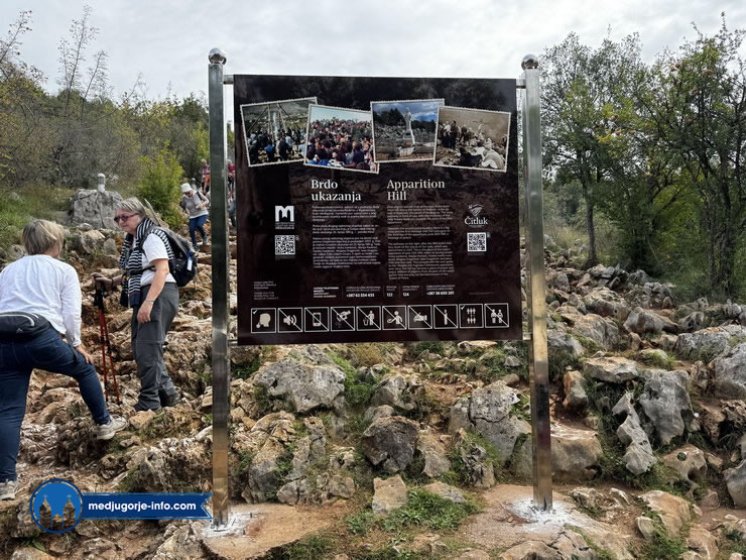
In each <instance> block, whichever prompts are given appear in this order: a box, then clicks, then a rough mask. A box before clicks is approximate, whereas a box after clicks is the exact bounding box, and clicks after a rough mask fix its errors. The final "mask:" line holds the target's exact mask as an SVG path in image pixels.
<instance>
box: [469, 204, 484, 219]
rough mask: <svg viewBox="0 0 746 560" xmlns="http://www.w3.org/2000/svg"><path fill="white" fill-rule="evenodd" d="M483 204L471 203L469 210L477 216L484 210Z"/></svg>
mask: <svg viewBox="0 0 746 560" xmlns="http://www.w3.org/2000/svg"><path fill="white" fill-rule="evenodd" d="M482 208H483V206H482V205H481V204H469V212H471V215H472V216H474V217H475V218H476V217H477V216H479V214H480V213H481V212H482Z"/></svg>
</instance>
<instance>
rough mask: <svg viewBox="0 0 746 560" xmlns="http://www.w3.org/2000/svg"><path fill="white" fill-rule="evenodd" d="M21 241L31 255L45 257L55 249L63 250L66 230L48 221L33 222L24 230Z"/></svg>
mask: <svg viewBox="0 0 746 560" xmlns="http://www.w3.org/2000/svg"><path fill="white" fill-rule="evenodd" d="M21 241H22V242H23V246H24V247H25V248H26V253H28V254H29V255H43V254H44V253H46V252H48V251H49V250H51V249H53V248H54V247H59V248H60V250H62V244H63V243H64V242H65V228H63V227H62V226H61V225H60V224H56V223H54V222H50V221H48V220H31V221H30V222H29V223H27V224H26V225H25V226H24V228H23V232H22V233H21Z"/></svg>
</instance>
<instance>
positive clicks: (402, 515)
mask: <svg viewBox="0 0 746 560" xmlns="http://www.w3.org/2000/svg"><path fill="white" fill-rule="evenodd" d="M477 509H478V508H477V506H476V505H475V504H474V503H472V502H470V501H466V502H464V503H463V504H457V503H454V502H452V501H450V500H446V499H445V498H441V497H440V496H436V495H435V494H431V493H430V492H426V491H425V490H421V489H417V488H416V489H414V490H410V491H409V494H408V499H407V504H406V505H405V506H404V507H402V508H399V509H397V510H394V511H393V512H391V513H390V514H389V515H388V516H387V517H385V518H383V519H382V520H381V521H380V523H381V528H382V529H383V530H384V531H386V532H395V531H398V530H401V529H402V528H405V529H406V528H412V527H426V528H428V529H432V530H434V531H442V530H444V529H455V528H456V527H458V526H459V525H460V524H461V522H462V521H463V520H464V519H466V518H467V517H468V516H469V515H471V514H472V513H475V512H476V511H477Z"/></svg>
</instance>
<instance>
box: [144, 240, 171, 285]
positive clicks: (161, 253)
mask: <svg viewBox="0 0 746 560" xmlns="http://www.w3.org/2000/svg"><path fill="white" fill-rule="evenodd" d="M158 259H168V251H167V250H166V245H164V243H163V240H162V239H161V238H160V237H158V236H157V235H156V234H154V233H151V234H150V235H148V236H147V237H146V238H145V242H144V243H143V244H142V268H143V271H142V277H141V278H140V285H141V286H149V285H150V284H151V283H152V282H153V278H155V271H154V270H152V269H150V268H148V267H150V266H152V263H153V261H156V260H158ZM146 268H148V270H145V269H146ZM166 282H172V283H174V284H175V283H176V279H175V278H174V277H173V276H172V275H171V273H170V272H169V273H168V276H166Z"/></svg>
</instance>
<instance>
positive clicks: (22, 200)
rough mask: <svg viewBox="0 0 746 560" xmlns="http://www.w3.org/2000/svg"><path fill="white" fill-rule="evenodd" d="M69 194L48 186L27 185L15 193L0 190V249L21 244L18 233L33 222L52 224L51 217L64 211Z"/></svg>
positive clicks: (66, 190)
mask: <svg viewBox="0 0 746 560" xmlns="http://www.w3.org/2000/svg"><path fill="white" fill-rule="evenodd" d="M72 195H73V192H72V191H71V190H70V189H67V188H59V187H51V186H49V185H28V186H25V187H23V188H22V189H19V190H10V189H7V188H4V189H1V190H0V197H2V201H3V203H2V204H0V247H9V246H10V245H13V244H14V243H20V242H21V230H22V229H23V226H25V225H26V224H27V223H28V222H29V221H31V220H32V219H35V218H42V219H45V220H53V221H56V220H55V213H56V212H61V211H65V210H67V207H68V205H69V201H70V198H71V197H72Z"/></svg>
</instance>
